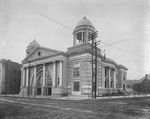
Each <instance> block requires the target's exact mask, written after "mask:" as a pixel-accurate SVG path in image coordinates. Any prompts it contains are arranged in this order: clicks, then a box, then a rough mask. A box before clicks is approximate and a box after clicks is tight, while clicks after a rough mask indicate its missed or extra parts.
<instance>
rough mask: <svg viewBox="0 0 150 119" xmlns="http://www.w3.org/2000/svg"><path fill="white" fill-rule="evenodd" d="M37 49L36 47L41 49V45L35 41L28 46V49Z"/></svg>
mask: <svg viewBox="0 0 150 119" xmlns="http://www.w3.org/2000/svg"><path fill="white" fill-rule="evenodd" d="M33 47H34V48H35V47H40V45H39V44H38V42H37V41H36V40H35V39H34V41H32V42H31V43H29V44H28V46H27V49H30V48H33Z"/></svg>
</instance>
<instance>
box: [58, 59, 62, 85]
mask: <svg viewBox="0 0 150 119" xmlns="http://www.w3.org/2000/svg"><path fill="white" fill-rule="evenodd" d="M59 64H60V65H59V66H60V67H59V86H62V61H59Z"/></svg>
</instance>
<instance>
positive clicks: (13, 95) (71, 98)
mask: <svg viewBox="0 0 150 119" xmlns="http://www.w3.org/2000/svg"><path fill="white" fill-rule="evenodd" d="M0 96H3V97H5V96H6V97H20V98H21V97H23V96H22V95H19V94H8V95H6V94H0ZM149 96H150V94H148V95H126V96H105V97H97V98H96V99H117V98H133V97H149ZM24 98H28V97H27V96H25V97H24ZM29 98H41V99H60V100H87V99H92V97H91V96H88V95H83V96H74V95H69V96H59V95H52V96H30V97H29ZM93 99H94V98H93Z"/></svg>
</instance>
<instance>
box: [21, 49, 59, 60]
mask: <svg viewBox="0 0 150 119" xmlns="http://www.w3.org/2000/svg"><path fill="white" fill-rule="evenodd" d="M58 53H60V51H57V50H53V49H49V48H44V47H38V48H36V49H35V50H34V51H33V52H32V53H31V54H30V55H28V56H27V57H26V58H25V59H24V60H23V61H22V62H27V61H34V60H38V59H41V58H43V57H47V56H51V55H54V54H58Z"/></svg>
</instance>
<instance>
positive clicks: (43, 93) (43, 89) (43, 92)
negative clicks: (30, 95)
mask: <svg viewBox="0 0 150 119" xmlns="http://www.w3.org/2000/svg"><path fill="white" fill-rule="evenodd" d="M45 94H46V90H45V64H43V84H42V95H45Z"/></svg>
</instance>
